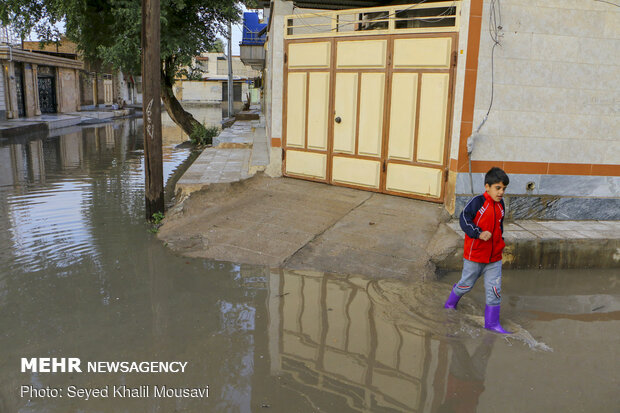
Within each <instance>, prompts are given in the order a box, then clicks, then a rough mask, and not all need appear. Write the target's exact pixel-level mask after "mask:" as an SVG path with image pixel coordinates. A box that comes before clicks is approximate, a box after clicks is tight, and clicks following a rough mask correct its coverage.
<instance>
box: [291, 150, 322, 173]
mask: <svg viewBox="0 0 620 413" xmlns="http://www.w3.org/2000/svg"><path fill="white" fill-rule="evenodd" d="M286 173H289V174H293V175H302V176H306V177H308V178H317V179H321V180H324V179H326V178H327V155H324V154H321V153H314V152H302V151H294V150H290V151H287V152H286Z"/></svg>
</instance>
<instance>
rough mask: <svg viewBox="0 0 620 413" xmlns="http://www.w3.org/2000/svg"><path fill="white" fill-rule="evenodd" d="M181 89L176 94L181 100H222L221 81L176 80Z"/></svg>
mask: <svg viewBox="0 0 620 413" xmlns="http://www.w3.org/2000/svg"><path fill="white" fill-rule="evenodd" d="M175 86H179V87H180V89H181V91H180V93H179V95H178V97H180V98H181V99H182V100H183V101H194V102H221V101H222V82H221V81H214V82H209V81H207V82H200V81H187V80H184V81H182V82H177V83H176V84H175Z"/></svg>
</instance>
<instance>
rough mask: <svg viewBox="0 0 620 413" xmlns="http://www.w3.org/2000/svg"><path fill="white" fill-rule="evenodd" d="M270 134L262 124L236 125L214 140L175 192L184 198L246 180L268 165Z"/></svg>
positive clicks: (246, 122)
mask: <svg viewBox="0 0 620 413" xmlns="http://www.w3.org/2000/svg"><path fill="white" fill-rule="evenodd" d="M268 151H269V147H268V144H267V134H266V132H265V127H264V123H263V121H262V120H260V119H259V120H244V121H236V122H235V123H234V124H233V125H232V126H231V127H230V128H226V129H224V130H223V131H222V132H221V133H220V134H219V135H218V136H217V137H216V138H214V140H213V147H211V148H206V149H205V150H203V151H202V153H201V154H200V155H199V156H198V158H197V159H196V160H195V161H194V163H193V164H192V165H191V166H190V167H189V168H188V170H187V171H186V172H185V173H184V174H183V176H182V177H181V178H180V179H179V180H178V181H177V183H176V188H175V192H176V193H177V194H180V196H181V197H185V196H187V195H189V194H190V193H192V192H194V191H198V190H201V189H204V188H206V187H208V186H209V185H212V184H219V183H232V182H237V181H241V180H244V179H247V178H249V177H251V176H253V175H254V174H255V173H256V172H258V171H264V170H265V169H266V168H267V166H268V165H269V152H268Z"/></svg>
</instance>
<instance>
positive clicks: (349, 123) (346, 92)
mask: <svg viewBox="0 0 620 413" xmlns="http://www.w3.org/2000/svg"><path fill="white" fill-rule="evenodd" d="M357 76H358V74H357V73H336V98H335V99H336V100H335V107H334V113H335V117H336V120H335V123H334V152H342V153H349V154H353V153H355V131H356V126H357V125H356V123H357ZM338 118H340V122H338V120H337V119H338Z"/></svg>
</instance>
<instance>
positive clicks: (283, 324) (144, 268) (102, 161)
mask: <svg viewBox="0 0 620 413" xmlns="http://www.w3.org/2000/svg"><path fill="white" fill-rule="evenodd" d="M178 140H182V138H179V139H178ZM176 143H178V142H176V141H175V139H174V138H169V139H165V145H164V146H165V148H164V159H165V166H164V170H165V176H167V177H168V176H170V175H171V174H172V172H173V170H174V169H175V167H176V166H177V165H179V164H180V163H181V162H183V160H184V159H185V158H186V157H187V156H188V151H187V150H186V149H175V147H174V146H175V144H176ZM142 162H143V150H142V134H141V120H124V121H119V122H115V123H109V124H106V125H104V126H99V127H85V128H77V130H75V131H73V132H71V133H67V134H64V135H61V136H50V137H44V138H31V139H25V138H24V139H17V140H10V141H7V140H5V141H0V239H1V243H0V245H1V246H2V249H1V250H0V328H1V330H0V350H1V351H0V412H3V413H4V412H8V413H14V412H15V413H22V412H23V413H25V412H29V413H30V412H37V413H38V412H63V413H65V412H81V413H95V412H98V413H101V412H103V413H108V412H109V413H112V412H114V413H123V412H128V413H129V412H130V413H140V412H149V413H151V412H162V413H169V412H263V411H264V412H283V413H285V412H286V413H289V412H338V413H340V412H432V413H435V412H437V413H439V412H498V411H501V412H552V411H562V412H610V413H617V412H618V411H619V410H618V409H619V407H620V396H619V394H618V388H619V385H620V377H619V376H620V375H619V373H618V367H619V363H618V361H619V360H618V355H617V354H618V348H619V347H620V282H619V281H620V279H619V277H618V272H617V271H616V270H604V271H603V270H598V271H593V270H572V271H506V272H505V273H504V285H503V296H504V297H503V307H502V320H503V324H504V327H506V328H507V329H512V330H513V331H515V332H516V333H515V334H514V335H513V336H510V337H504V336H500V335H497V334H493V333H489V332H487V331H486V330H484V329H483V328H482V325H483V320H482V314H483V311H484V298H483V292H482V285H477V286H476V288H475V289H474V291H472V293H471V294H469V295H468V296H466V297H465V298H463V299H462V300H461V302H460V303H459V310H458V311H456V312H455V311H447V310H444V309H443V308H442V305H443V302H444V300H445V298H446V296H447V294H448V291H449V289H450V286H451V285H452V284H453V283H454V282H455V281H456V280H457V278H458V274H448V275H447V276H446V277H444V278H443V279H442V280H441V281H439V282H424V283H423V282H404V281H398V280H371V279H367V278H364V277H359V276H353V275H349V276H345V275H333V274H323V273H316V272H303V271H286V270H280V269H269V268H264V267H257V266H242V265H235V264H232V263H223V262H214V261H208V260H199V259H187V258H183V257H179V256H176V255H174V254H172V253H171V252H170V251H169V250H168V249H167V248H166V247H165V246H164V245H162V243H161V242H160V241H158V240H157V239H156V238H155V236H154V235H153V234H152V233H150V232H149V231H148V228H149V227H148V226H147V225H146V224H145V223H144V221H143V216H144V213H143V208H144V193H143V187H142V186H143V163H142ZM480 284H481V283H480ZM33 357H58V358H60V357H76V358H79V359H80V360H81V367H82V372H70V373H69V372H67V373H60V372H57V373H46V372H38V373H35V372H30V371H28V372H21V366H20V360H21V358H33ZM114 361H120V362H122V361H126V362H129V363H131V362H138V363H139V362H146V361H149V362H150V361H157V362H159V361H161V362H177V361H178V362H186V363H187V365H186V367H185V370H184V372H178V373H172V372H168V373H161V372H148V373H140V372H92V371H91V372H89V371H87V363H88V362H114ZM22 386H24V387H22ZM29 386H32V389H44V390H49V391H53V390H54V389H57V390H58V394H59V396H57V397H52V396H45V395H43V396H40V395H39V394H38V393H33V392H32V391H30V390H29V389H30V387H29ZM72 386H73V387H72ZM115 386H116V387H115ZM120 386H127V387H126V388H134V389H140V388H141V387H140V386H146V388H147V389H148V390H149V391H150V394H149V395H148V397H146V396H144V393H140V392H139V391H137V392H136V393H135V397H129V396H127V397H122V394H123V393H119V394H115V393H114V389H115V388H121V387H120ZM162 386H167V388H168V389H181V390H182V389H192V388H196V389H203V390H204V389H205V388H206V387H207V386H208V397H175V396H174V395H173V396H172V397H153V396H154V391H155V390H154V389H155V388H157V389H161V388H162ZM69 388H72V389H74V390H77V389H78V388H82V389H88V390H89V391H91V392H92V390H93V389H101V390H102V391H101V392H100V393H99V396H92V397H90V398H89V399H88V400H85V398H86V396H85V395H83V396H76V397H71V396H70V394H69ZM142 388H144V387H142ZM24 389H26V390H25V393H24V391H23V390H24ZM105 389H108V393H107V397H106V396H104V394H105V391H104V390H105ZM91 395H92V393H91ZM60 396H62V397H60ZM142 396H144V397H142Z"/></svg>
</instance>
